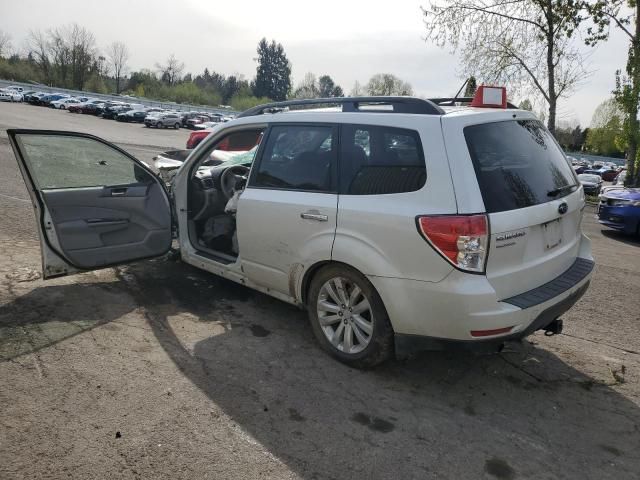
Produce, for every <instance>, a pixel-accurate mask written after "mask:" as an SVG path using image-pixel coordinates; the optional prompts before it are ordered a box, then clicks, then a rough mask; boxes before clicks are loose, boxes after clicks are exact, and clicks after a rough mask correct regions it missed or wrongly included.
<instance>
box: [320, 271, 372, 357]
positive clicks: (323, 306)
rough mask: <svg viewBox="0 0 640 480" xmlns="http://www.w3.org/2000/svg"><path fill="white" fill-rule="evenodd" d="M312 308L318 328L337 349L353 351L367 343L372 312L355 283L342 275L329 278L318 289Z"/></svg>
mask: <svg viewBox="0 0 640 480" xmlns="http://www.w3.org/2000/svg"><path fill="white" fill-rule="evenodd" d="M316 310H317V314H318V321H319V322H320V328H321V329H322V331H323V333H324V335H325V336H326V337H327V340H329V342H330V343H331V344H332V345H333V346H334V347H335V348H336V349H337V350H339V351H341V352H344V353H348V354H355V353H359V352H361V351H363V350H364V349H365V348H367V346H368V345H369V343H370V342H371V337H372V335H373V327H374V317H373V311H372V308H371V304H370V302H369V299H368V298H367V297H366V296H365V294H364V293H363V291H362V289H361V288H360V287H359V286H358V285H357V284H355V283H353V282H351V281H349V280H347V279H345V278H343V277H334V278H331V279H330V280H328V281H327V282H325V284H324V285H322V287H321V288H320V292H319V295H318V302H317V305H316Z"/></svg>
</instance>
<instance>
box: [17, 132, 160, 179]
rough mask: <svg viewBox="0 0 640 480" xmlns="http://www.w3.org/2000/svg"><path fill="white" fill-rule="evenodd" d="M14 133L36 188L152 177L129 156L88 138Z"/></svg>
mask: <svg viewBox="0 0 640 480" xmlns="http://www.w3.org/2000/svg"><path fill="white" fill-rule="evenodd" d="M16 137H17V141H18V143H19V144H20V147H21V150H22V152H23V155H24V157H25V161H26V162H27V163H28V164H29V165H30V167H31V173H32V174H33V176H34V177H35V178H34V181H35V183H36V185H37V186H38V188H39V189H55V188H81V187H96V186H113V185H130V184H135V183H146V182H150V181H151V180H152V179H151V176H150V175H149V174H148V173H147V172H145V171H144V170H143V169H141V168H140V167H139V166H138V165H136V163H135V162H134V161H133V160H132V159H131V158H129V157H128V156H126V155H125V154H123V153H122V152H119V151H118V150H115V149H113V148H111V147H110V146H108V145H105V144H104V143H102V142H99V141H97V140H94V139H92V138H84V137H71V136H65V135H17V136H16Z"/></svg>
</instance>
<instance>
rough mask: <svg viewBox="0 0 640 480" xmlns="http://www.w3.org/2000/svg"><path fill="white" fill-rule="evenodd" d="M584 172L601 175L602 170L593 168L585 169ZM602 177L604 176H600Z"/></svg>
mask: <svg viewBox="0 0 640 480" xmlns="http://www.w3.org/2000/svg"><path fill="white" fill-rule="evenodd" d="M582 173H583V174H585V175H597V176H599V177H600V170H594V169H592V168H591V169H587V170H584V171H583V172H582ZM600 178H602V177H600Z"/></svg>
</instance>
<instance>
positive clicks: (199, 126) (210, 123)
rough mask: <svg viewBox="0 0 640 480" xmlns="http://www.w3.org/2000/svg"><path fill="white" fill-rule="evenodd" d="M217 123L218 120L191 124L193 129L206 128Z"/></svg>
mask: <svg viewBox="0 0 640 480" xmlns="http://www.w3.org/2000/svg"><path fill="white" fill-rule="evenodd" d="M219 123H221V122H220V121H219V120H218V121H215V122H213V121H211V122H204V123H198V124H197V125H194V126H193V129H194V130H206V129H208V128H213V127H215V126H216V125H218V124H219Z"/></svg>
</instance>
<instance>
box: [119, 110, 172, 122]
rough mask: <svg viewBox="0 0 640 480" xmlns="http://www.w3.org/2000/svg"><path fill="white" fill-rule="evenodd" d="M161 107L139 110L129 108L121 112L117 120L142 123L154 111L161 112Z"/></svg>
mask: <svg viewBox="0 0 640 480" xmlns="http://www.w3.org/2000/svg"><path fill="white" fill-rule="evenodd" d="M161 110H162V109H160V108H140V109H138V110H129V111H128V112H123V113H119V114H118V115H117V116H116V120H117V121H119V122H136V123H142V122H144V119H145V118H146V117H147V115H149V114H150V113H152V112H159V111H161Z"/></svg>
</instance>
